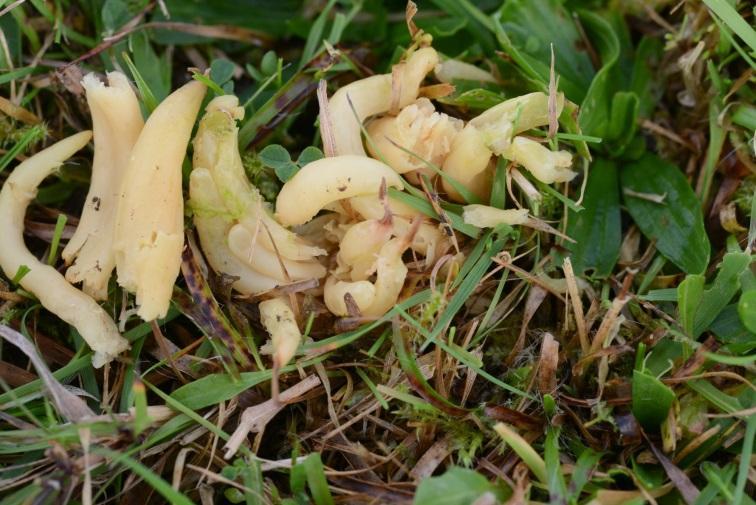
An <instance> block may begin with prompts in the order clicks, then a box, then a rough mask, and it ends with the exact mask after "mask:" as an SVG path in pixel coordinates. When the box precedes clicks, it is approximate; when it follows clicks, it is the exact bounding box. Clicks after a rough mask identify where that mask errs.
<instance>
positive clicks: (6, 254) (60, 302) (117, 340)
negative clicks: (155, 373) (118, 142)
mask: <svg viewBox="0 0 756 505" xmlns="http://www.w3.org/2000/svg"><path fill="white" fill-rule="evenodd" d="M91 138H92V132H90V131H84V132H81V133H77V134H76V135H72V136H70V137H67V138H65V139H63V140H61V141H60V142H57V143H55V144H53V145H52V146H50V147H48V148H47V149H44V150H42V151H40V152H39V153H37V154H35V155H34V156H31V157H29V158H27V159H26V160H25V161H23V162H22V163H20V164H19V165H18V166H17V167H16V169H15V170H14V171H13V172H12V173H11V175H10V176H9V177H8V180H6V181H5V184H4V185H3V188H2V191H0V233H2V236H3V245H2V247H0V268H2V270H3V272H5V274H6V275H7V276H8V277H9V278H13V277H14V276H15V275H16V274H17V272H18V271H19V269H20V268H21V267H24V266H25V267H26V268H28V271H27V272H26V274H25V275H24V276H23V277H22V278H21V280H20V281H19V283H20V284H21V287H23V288H24V289H26V290H27V291H29V292H31V293H34V295H35V296H36V297H37V298H38V299H39V301H40V303H41V304H42V306H43V307H45V308H46V309H47V310H49V311H50V312H52V313H53V314H55V315H56V316H58V317H59V318H61V319H62V320H64V321H65V322H67V323H68V324H70V325H71V326H73V327H74V328H76V330H77V331H78V332H79V334H80V335H81V336H82V338H83V339H84V341H85V342H86V343H87V345H89V347H90V348H91V349H92V350H93V351H94V356H93V358H92V364H93V366H94V367H96V368H99V367H101V366H102V365H104V364H105V363H108V362H110V361H111V360H113V359H114V358H115V357H116V356H118V355H119V354H120V353H121V352H123V351H125V350H126V349H128V348H129V343H128V341H127V340H126V339H125V338H123V337H122V336H121V335H120V333H119V332H118V328H117V327H116V325H115V323H114V322H113V320H112V319H111V318H110V316H109V315H108V314H107V312H105V311H104V310H103V309H102V307H100V306H99V305H98V304H97V302H95V301H94V299H92V298H91V297H90V296H89V295H87V294H85V293H83V292H82V291H80V290H78V289H76V288H75V287H73V286H72V285H71V284H69V283H68V282H67V281H66V280H65V279H64V278H63V276H62V275H61V274H60V273H59V272H58V271H57V270H55V268H53V267H51V266H49V265H46V264H44V263H42V262H40V261H39V260H38V259H37V258H36V257H35V256H34V255H33V254H32V253H31V252H29V250H28V249H27V248H26V244H24V236H23V234H24V216H25V214H26V208H27V207H28V206H29V203H30V202H31V200H32V199H33V198H34V197H35V196H36V195H37V187H38V186H39V184H40V183H41V182H42V181H43V180H44V179H45V177H47V176H48V175H50V174H51V173H52V172H54V171H55V170H56V169H57V168H58V167H59V166H60V165H62V164H63V162H64V161H65V160H67V159H68V158H70V157H71V156H72V155H73V154H74V153H75V152H76V151H78V150H79V149H81V148H82V147H84V146H85V145H86V144H87V142H89V140H90V139H91Z"/></svg>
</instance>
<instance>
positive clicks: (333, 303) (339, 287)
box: [323, 275, 375, 317]
mask: <svg viewBox="0 0 756 505" xmlns="http://www.w3.org/2000/svg"><path fill="white" fill-rule="evenodd" d="M347 293H349V295H350V296H351V297H352V300H354V303H355V304H356V305H357V308H359V309H360V312H361V313H362V314H363V315H364V311H365V310H367V309H368V308H369V307H370V305H371V304H372V303H373V300H375V286H374V285H373V283H372V282H370V281H352V282H349V281H340V280H338V279H336V277H334V276H333V275H330V276H328V279H326V283H325V287H324V288H323V301H324V302H325V304H326V307H327V308H328V310H329V311H330V312H331V313H332V314H334V315H336V316H340V317H347V316H349V315H351V314H350V313H349V309H348V308H347V306H346V302H345V301H344V296H346V294H347Z"/></svg>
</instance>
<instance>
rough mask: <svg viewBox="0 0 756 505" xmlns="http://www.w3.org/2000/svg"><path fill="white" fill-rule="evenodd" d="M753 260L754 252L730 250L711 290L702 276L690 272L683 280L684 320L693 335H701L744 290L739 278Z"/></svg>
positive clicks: (680, 290)
mask: <svg viewBox="0 0 756 505" xmlns="http://www.w3.org/2000/svg"><path fill="white" fill-rule="evenodd" d="M750 262H751V255H750V254H746V253H743V252H731V253H727V254H725V255H724V258H723V259H722V263H721V265H720V266H719V271H718V272H717V276H716V277H715V278H714V282H712V283H711V286H709V288H708V289H705V290H704V289H703V284H704V277H703V276H702V275H689V276H688V277H687V278H686V279H685V280H684V281H683V282H681V283H680V286H679V287H678V288H677V295H678V306H679V310H680V319H681V322H682V323H683V328H685V331H686V332H687V333H688V334H689V335H690V336H691V337H692V338H698V336H699V335H701V333H703V332H704V330H706V328H708V327H709V326H710V325H711V323H713V322H714V320H715V319H716V318H717V316H718V315H719V313H720V312H722V310H723V309H724V308H725V307H726V306H727V304H728V303H730V300H732V297H733V296H735V293H737V292H738V289H740V284H739V282H738V278H739V277H740V275H741V274H742V273H743V271H744V270H745V269H746V268H747V267H748V265H749V264H750Z"/></svg>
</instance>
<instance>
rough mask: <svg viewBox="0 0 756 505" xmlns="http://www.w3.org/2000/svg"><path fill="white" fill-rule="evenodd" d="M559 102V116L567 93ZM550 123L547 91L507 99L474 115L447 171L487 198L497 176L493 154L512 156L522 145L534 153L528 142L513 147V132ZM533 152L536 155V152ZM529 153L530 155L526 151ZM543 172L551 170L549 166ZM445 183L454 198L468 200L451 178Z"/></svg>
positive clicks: (454, 146) (452, 152) (458, 140)
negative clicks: (494, 176) (524, 144)
mask: <svg viewBox="0 0 756 505" xmlns="http://www.w3.org/2000/svg"><path fill="white" fill-rule="evenodd" d="M556 106H557V108H556V114H557V116H558V115H559V114H561V111H562V108H563V107H564V94H562V93H559V94H558V95H557V103H556ZM547 124H549V97H548V95H547V94H545V93H542V92H536V93H529V94H527V95H522V96H518V97H515V98H511V99H509V100H505V101H504V102H501V103H500V104H498V105H495V106H493V107H491V108H490V109H488V110H486V111H484V112H483V113H481V114H480V115H478V116H477V117H475V118H473V119H471V120H470V122H469V123H467V125H466V126H465V128H464V129H463V130H462V131H461V132H460V133H459V134H457V136H456V137H455V138H454V143H453V144H452V147H451V150H450V152H449V154H448V156H447V157H446V161H445V162H444V166H443V171H444V173H446V174H448V175H449V176H450V177H452V178H453V179H454V180H456V181H457V182H459V183H461V184H462V185H464V186H465V187H466V188H467V189H469V190H470V191H472V192H473V194H475V196H477V197H478V198H480V199H481V200H483V201H487V200H488V196H489V193H490V190H491V182H492V180H493V179H492V177H493V174H492V170H490V169H489V167H490V165H491V163H490V160H491V157H492V156H493V155H494V154H495V155H500V156H504V157H505V158H507V159H512V156H514V155H516V154H518V153H520V152H521V151H522V149H526V150H527V151H528V153H530V152H531V150H533V149H532V148H529V147H528V146H526V147H525V148H523V147H520V146H518V147H514V148H512V146H511V144H512V142H513V136H514V135H516V134H518V133H521V132H524V131H527V130H531V129H533V128H537V127H539V126H544V125H547ZM530 156H535V153H534V154H531V155H530ZM525 157H527V155H523V158H525ZM559 161H562V160H561V159H560V160H559ZM526 168H527V167H526ZM541 172H544V173H547V172H549V170H544V171H541ZM562 176H563V177H564V176H566V174H562ZM544 182H545V181H544ZM443 187H444V190H445V191H446V192H447V194H448V195H449V198H450V199H452V200H454V201H457V202H463V201H464V200H463V198H462V195H460V194H459V193H458V192H457V191H456V190H455V189H454V187H453V186H452V185H451V184H450V183H449V181H448V180H444V181H443Z"/></svg>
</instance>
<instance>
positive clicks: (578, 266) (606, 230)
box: [567, 158, 622, 277]
mask: <svg viewBox="0 0 756 505" xmlns="http://www.w3.org/2000/svg"><path fill="white" fill-rule="evenodd" d="M583 207H584V208H583V210H582V211H581V212H574V211H570V215H569V218H568V221H567V222H568V226H567V235H569V236H570V237H571V238H573V239H574V240H575V241H576V243H575V244H570V245H569V247H570V249H571V251H572V256H571V259H572V264H573V267H574V268H575V271H576V272H577V273H582V272H583V271H585V270H586V269H590V268H592V269H593V270H594V274H595V275H596V276H597V277H606V276H607V275H609V274H610V273H611V272H612V269H613V268H614V264H615V263H616V262H617V258H619V250H620V242H621V241H622V235H621V234H622V229H621V222H620V206H619V182H618V178H617V165H616V164H615V163H614V162H612V161H609V160H606V159H603V158H599V159H597V160H596V161H594V162H593V165H592V167H591V170H590V172H589V175H588V183H587V184H586V188H585V196H584V197H583Z"/></svg>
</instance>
